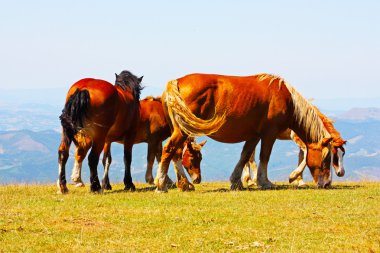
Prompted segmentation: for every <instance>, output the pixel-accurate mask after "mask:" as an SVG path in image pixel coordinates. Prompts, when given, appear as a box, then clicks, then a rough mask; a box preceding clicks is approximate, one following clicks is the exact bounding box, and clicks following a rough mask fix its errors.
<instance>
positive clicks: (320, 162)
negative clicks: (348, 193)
mask: <svg viewBox="0 0 380 253" xmlns="http://www.w3.org/2000/svg"><path fill="white" fill-rule="evenodd" d="M331 141H332V138H331V137H328V138H324V139H323V140H322V141H320V142H314V143H308V144H306V147H307V154H306V164H307V166H308V167H309V168H310V172H311V175H312V177H313V179H314V182H315V183H317V186H318V188H327V187H329V186H330V185H331V170H330V167H331V149H332V147H331V146H332V144H331Z"/></svg>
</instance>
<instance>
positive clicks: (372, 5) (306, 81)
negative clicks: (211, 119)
mask: <svg viewBox="0 0 380 253" xmlns="http://www.w3.org/2000/svg"><path fill="white" fill-rule="evenodd" d="M379 12H380V1H378V0H376V1H366V0H363V1H351V0H346V1H343V0H342V1H339V0H336V1H327V0H326V1H323V0H321V1H312V0H310V1H301V0H300V1H295V0H287V1H280V0H278V1H274V0H267V1H243V0H234V1H233V0H231V1H223V0H219V1H216V0H208V1H204V0H199V1H198V0H195V1H172V0H160V1H153V0H152V1H147V0H139V1H94V0H91V1H88V0H81V1H77V0H75V1H74V0H66V1H47V0H46V1H38V0H34V1H18V0H15V1H5V0H0V92H1V91H4V90H21V91H31V90H34V91H35V90H43V89H51V90H52V91H57V92H58V91H59V92H60V93H62V98H63V97H64V96H65V92H66V91H67V90H68V89H69V87H70V86H71V85H72V84H73V83H74V82H76V81H77V80H79V79H81V78H85V77H94V78H101V79H105V80H107V81H109V82H113V81H114V73H115V72H117V73H119V72H121V71H122V70H124V69H128V70H130V71H132V72H133V73H134V74H136V75H138V76H141V75H144V80H143V84H144V86H146V87H147V88H146V90H145V94H146V93H154V94H155V95H157V94H160V93H162V91H163V89H164V87H165V85H166V83H167V82H168V81H169V80H171V79H175V78H178V77H181V76H183V75H186V74H190V73H195V72H198V73H216V74H225V75H253V74H258V73H271V74H275V75H280V76H282V77H283V78H285V79H286V80H287V81H288V82H289V83H291V84H292V85H293V86H294V87H295V88H296V89H297V90H299V91H300V92H301V93H302V94H303V95H304V96H305V97H307V98H314V99H316V100H318V99H330V100H331V99H336V98H337V99H346V100H345V101H347V99H351V98H352V99H362V100H363V99H364V100H365V99H369V100H368V101H372V100H373V101H376V99H377V98H379V101H380V88H379V86H380V75H379V72H380V15H379ZM31 94H35V93H33V92H31ZM46 94H47V93H46ZM33 96H35V95H33ZM41 96H43V94H41ZM332 106H333V105H332Z"/></svg>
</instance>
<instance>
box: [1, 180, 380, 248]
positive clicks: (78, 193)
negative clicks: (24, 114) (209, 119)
mask: <svg viewBox="0 0 380 253" xmlns="http://www.w3.org/2000/svg"><path fill="white" fill-rule="evenodd" d="M122 187H123V186H122V185H114V190H113V191H110V192H106V193H105V194H91V193H89V190H88V186H86V188H74V187H73V186H71V187H69V190H70V193H69V194H68V195H58V194H56V186H54V185H16V186H0V252H20V251H22V252H165V251H169V252H317V251H319V252H379V251H380V183H355V184H354V183H339V184H335V188H334V189H331V190H318V189H314V188H310V189H304V190H298V189H293V188H289V187H287V186H283V187H279V188H278V189H277V190H268V191H258V190H253V191H242V192H230V191H229V190H228V183H203V184H201V185H199V186H196V191H195V192H178V190H177V189H172V190H169V193H167V194H156V193H155V192H153V191H151V189H152V188H151V187H148V186H147V185H145V184H137V188H138V189H139V191H138V192H135V193H130V192H123V191H122Z"/></svg>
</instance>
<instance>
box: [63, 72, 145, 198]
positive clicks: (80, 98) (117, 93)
mask: <svg viewBox="0 0 380 253" xmlns="http://www.w3.org/2000/svg"><path fill="white" fill-rule="evenodd" d="M142 78H143V77H140V78H138V77H136V76H135V75H133V74H132V73H131V72H129V71H126V70H125V71H122V72H121V73H120V75H117V74H116V83H115V85H112V84H111V83H109V82H107V81H104V80H99V79H93V78H85V79H81V80H79V81H78V82H76V83H74V84H73V85H72V86H71V88H70V89H69V91H68V93H67V97H66V103H65V107H64V109H63V110H62V114H61V116H60V119H61V125H62V141H61V144H60V146H59V150H58V164H59V177H58V182H57V184H58V188H59V190H60V192H61V193H66V192H68V189H67V186H66V175H65V174H66V173H65V165H66V162H67V159H68V156H69V147H70V144H71V142H74V144H75V145H76V146H77V151H76V156H77V157H79V158H80V159H79V160H80V161H81V162H82V161H83V159H84V157H85V156H86V154H87V151H88V150H89V148H91V151H90V154H89V156H88V164H89V167H90V183H91V191H92V192H97V191H100V190H101V185H100V182H99V178H98V172H97V166H98V163H99V156H100V153H101V152H102V149H103V147H104V145H106V144H109V143H111V142H114V141H122V142H123V143H124V163H125V173H124V185H125V190H134V189H135V186H134V184H133V182H132V177H131V168H130V166H131V159H132V146H133V141H134V139H135V134H136V128H137V125H138V117H139V114H140V92H141V90H142V89H143V88H142V86H141V85H140V84H141V81H142ZM81 162H80V163H79V164H76V166H79V167H81V166H82V164H81Z"/></svg>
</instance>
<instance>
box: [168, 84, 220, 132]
mask: <svg viewBox="0 0 380 253" xmlns="http://www.w3.org/2000/svg"><path fill="white" fill-rule="evenodd" d="M165 93H166V94H165V97H164V98H163V100H164V103H166V106H167V108H168V114H169V117H170V119H171V121H172V123H173V125H178V126H179V128H180V129H181V130H182V132H184V133H185V134H187V135H189V136H202V135H211V134H213V133H215V132H217V131H218V130H219V128H220V127H221V126H222V125H223V124H224V122H225V118H226V116H225V113H224V114H222V115H217V113H216V112H215V114H214V116H213V117H212V118H210V119H208V120H203V119H201V118H198V117H197V116H195V115H194V114H193V113H192V112H191V110H190V109H189V108H188V107H187V106H186V104H185V101H184V100H183V98H182V97H181V94H180V92H179V89H178V81H177V80H172V81H170V82H169V83H168V85H167V88H166V92H165Z"/></svg>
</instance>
